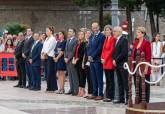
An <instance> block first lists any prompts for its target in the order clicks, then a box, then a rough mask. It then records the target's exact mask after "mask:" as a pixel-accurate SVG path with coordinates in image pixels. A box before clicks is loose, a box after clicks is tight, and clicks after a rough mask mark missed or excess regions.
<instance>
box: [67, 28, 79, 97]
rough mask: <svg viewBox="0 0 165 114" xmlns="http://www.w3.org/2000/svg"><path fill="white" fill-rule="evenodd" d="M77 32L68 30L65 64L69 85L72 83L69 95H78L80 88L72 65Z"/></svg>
mask: <svg viewBox="0 0 165 114" xmlns="http://www.w3.org/2000/svg"><path fill="white" fill-rule="evenodd" d="M75 35H76V30H75V29H69V30H68V38H69V39H68V40H67V43H66V48H65V55H64V57H65V58H64V59H65V63H66V65H67V70H68V75H69V83H70V90H69V92H68V93H67V94H72V95H74V96H75V95H77V94H78V88H79V80H78V75H77V71H76V68H75V66H74V65H73V64H72V59H73V57H74V53H75V49H76V45H77V42H78V41H77V39H76V38H75Z"/></svg>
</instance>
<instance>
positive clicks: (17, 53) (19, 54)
mask: <svg viewBox="0 0 165 114" xmlns="http://www.w3.org/2000/svg"><path fill="white" fill-rule="evenodd" d="M24 42H25V40H23V41H22V42H18V44H17V46H16V48H15V50H14V55H15V58H16V59H17V62H23V61H24V59H23V57H22V50H23V46H24Z"/></svg>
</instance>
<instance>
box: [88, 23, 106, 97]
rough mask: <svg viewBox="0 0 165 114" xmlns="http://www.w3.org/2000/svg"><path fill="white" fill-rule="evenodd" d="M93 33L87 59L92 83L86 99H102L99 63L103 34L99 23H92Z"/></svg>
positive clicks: (101, 78) (101, 69) (101, 67)
mask: <svg viewBox="0 0 165 114" xmlns="http://www.w3.org/2000/svg"><path fill="white" fill-rule="evenodd" d="M92 31H93V34H92V35H91V37H90V38H89V52H88V61H90V69H91V76H92V83H93V93H92V96H90V97H88V99H94V100H102V99H103V66H102V63H101V53H102V48H103V44H104V40H105V36H104V35H103V34H102V33H101V32H100V30H99V24H98V23H97V22H94V23H93V24H92Z"/></svg>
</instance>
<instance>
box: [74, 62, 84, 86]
mask: <svg viewBox="0 0 165 114" xmlns="http://www.w3.org/2000/svg"><path fill="white" fill-rule="evenodd" d="M76 69H77V74H78V77H79V87H82V88H85V83H86V75H85V70H84V69H83V68H82V62H81V61H78V62H77V64H76Z"/></svg>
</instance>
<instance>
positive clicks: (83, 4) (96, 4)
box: [72, 0, 111, 30]
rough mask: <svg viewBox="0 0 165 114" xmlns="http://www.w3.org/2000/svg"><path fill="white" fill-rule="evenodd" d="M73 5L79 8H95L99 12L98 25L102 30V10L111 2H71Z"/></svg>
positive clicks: (93, 0)
mask: <svg viewBox="0 0 165 114" xmlns="http://www.w3.org/2000/svg"><path fill="white" fill-rule="evenodd" d="M72 1H73V3H74V4H76V5H78V6H80V7H89V6H93V7H96V8H97V9H98V11H99V24H100V28H101V30H102V29H103V8H104V7H105V6H107V5H109V4H110V3H111V0H72Z"/></svg>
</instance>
